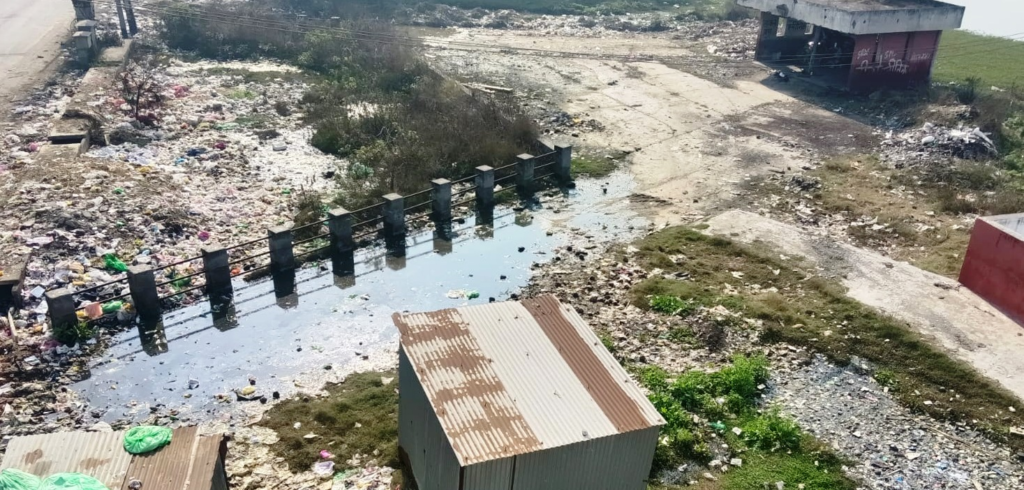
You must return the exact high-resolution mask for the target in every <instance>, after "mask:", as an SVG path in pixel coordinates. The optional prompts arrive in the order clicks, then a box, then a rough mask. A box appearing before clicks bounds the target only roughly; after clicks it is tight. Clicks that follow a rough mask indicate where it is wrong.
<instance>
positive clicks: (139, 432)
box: [124, 425, 171, 454]
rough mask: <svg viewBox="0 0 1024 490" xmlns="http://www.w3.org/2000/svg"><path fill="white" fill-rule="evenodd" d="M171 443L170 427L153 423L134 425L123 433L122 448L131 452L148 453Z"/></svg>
mask: <svg viewBox="0 0 1024 490" xmlns="http://www.w3.org/2000/svg"><path fill="white" fill-rule="evenodd" d="M170 443H171V429H168V428H167V427H157V426H155V425H141V426H139V427H134V428H132V429H131V430H129V431H128V433H127V434H125V435H124V450H125V451H128V452H130V453H132V454H142V453H148V452H150V451H155V450H157V449H160V448H161V447H163V446H166V445H167V444H170Z"/></svg>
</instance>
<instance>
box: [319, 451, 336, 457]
mask: <svg viewBox="0 0 1024 490" xmlns="http://www.w3.org/2000/svg"><path fill="white" fill-rule="evenodd" d="M320 458H321V459H334V454H332V453H331V452H330V451H328V450H326V449H321V450H320Z"/></svg>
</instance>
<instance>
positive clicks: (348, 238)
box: [327, 208, 356, 276]
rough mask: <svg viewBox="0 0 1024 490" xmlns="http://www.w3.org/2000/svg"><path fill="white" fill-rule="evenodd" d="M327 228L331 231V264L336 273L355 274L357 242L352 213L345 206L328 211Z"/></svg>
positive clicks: (341, 274)
mask: <svg viewBox="0 0 1024 490" xmlns="http://www.w3.org/2000/svg"><path fill="white" fill-rule="evenodd" d="M327 229H328V230H330V233H331V264H332V265H333V269H334V274H335V275H339V276H347V275H351V274H354V273H355V250H356V242H355V240H354V239H353V237H352V214H350V213H349V212H348V210H346V209H344V208H335V209H332V210H330V211H328V212H327Z"/></svg>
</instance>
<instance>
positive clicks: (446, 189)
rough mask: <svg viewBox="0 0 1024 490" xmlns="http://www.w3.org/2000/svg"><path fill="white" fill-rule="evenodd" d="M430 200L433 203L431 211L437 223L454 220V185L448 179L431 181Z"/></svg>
mask: <svg viewBox="0 0 1024 490" xmlns="http://www.w3.org/2000/svg"><path fill="white" fill-rule="evenodd" d="M430 186H431V188H430V199H431V200H432V201H433V203H432V206H431V211H432V213H433V217H434V220H436V221H445V222H447V221H451V219H452V183H451V181H450V180H448V179H434V180H432V181H430Z"/></svg>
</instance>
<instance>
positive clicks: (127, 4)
mask: <svg viewBox="0 0 1024 490" xmlns="http://www.w3.org/2000/svg"><path fill="white" fill-rule="evenodd" d="M122 1H123V2H124V14H125V18H126V19H127V20H128V33H129V34H131V35H132V36H133V37H134V36H135V35H136V34H138V32H139V25H138V24H137V23H136V22H135V8H134V7H132V0H122Z"/></svg>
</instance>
